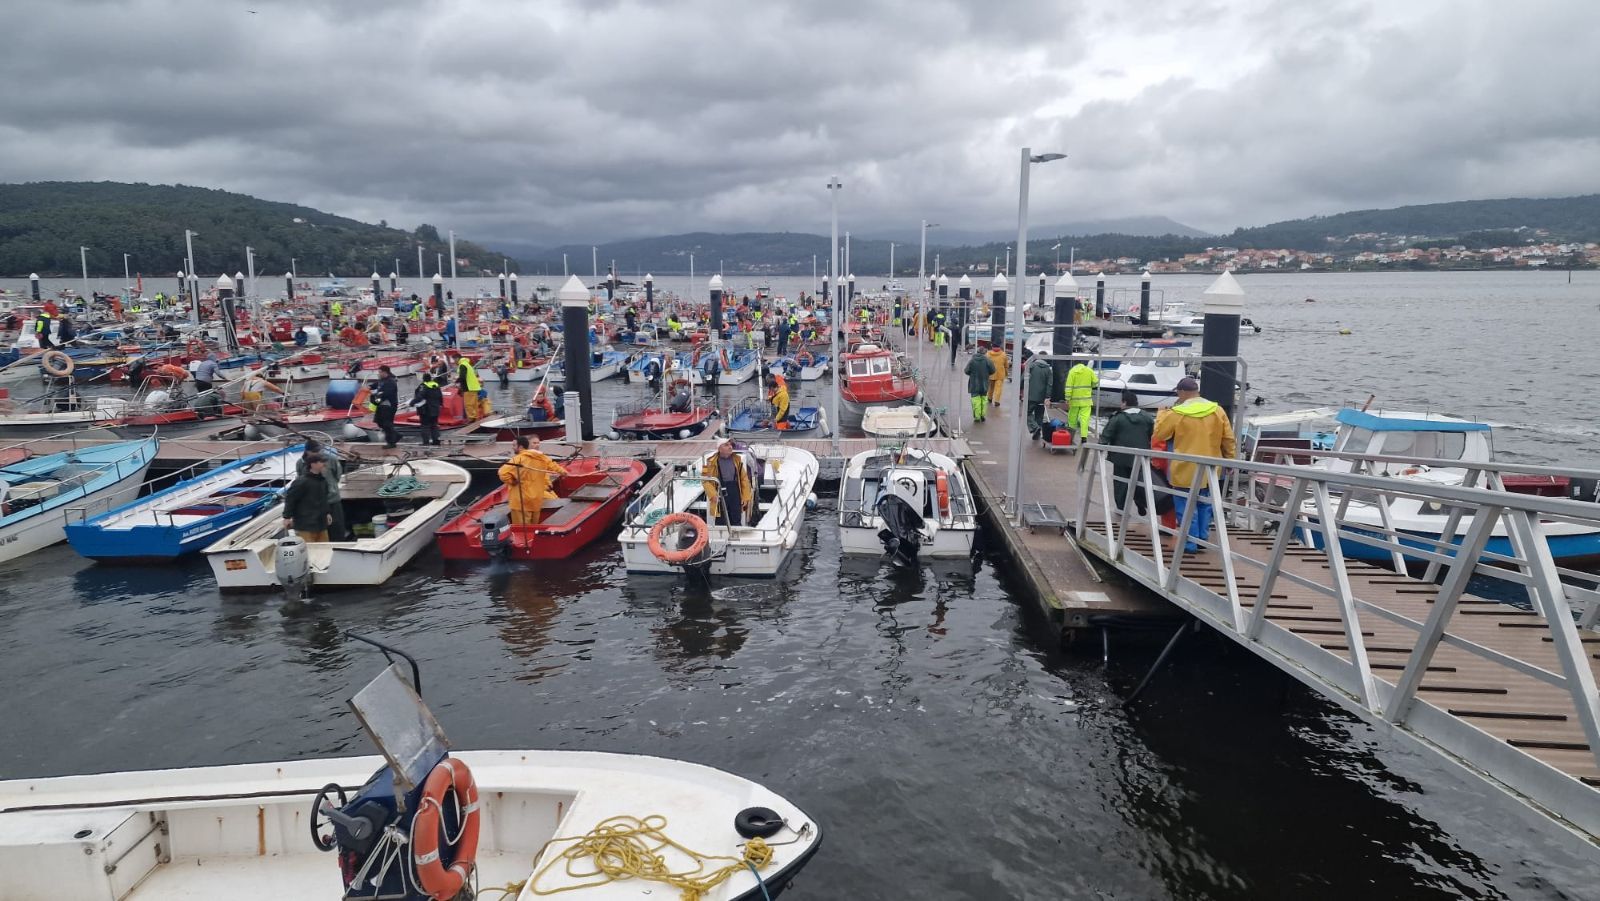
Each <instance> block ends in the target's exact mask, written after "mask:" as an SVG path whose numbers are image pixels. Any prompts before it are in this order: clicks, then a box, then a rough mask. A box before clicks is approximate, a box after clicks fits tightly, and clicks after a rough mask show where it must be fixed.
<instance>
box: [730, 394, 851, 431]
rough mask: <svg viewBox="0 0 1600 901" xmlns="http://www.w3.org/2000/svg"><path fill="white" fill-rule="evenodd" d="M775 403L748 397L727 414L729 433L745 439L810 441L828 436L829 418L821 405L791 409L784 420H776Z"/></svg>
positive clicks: (792, 407)
mask: <svg viewBox="0 0 1600 901" xmlns="http://www.w3.org/2000/svg"><path fill="white" fill-rule="evenodd" d="M775 412H777V411H776V410H774V409H773V406H772V404H770V403H768V402H766V401H764V400H762V399H760V398H758V397H747V398H745V399H743V400H741V401H739V402H738V403H737V404H735V405H734V406H733V409H731V410H729V411H728V416H727V420H726V422H727V430H728V433H729V434H730V435H738V436H740V437H743V438H751V437H757V436H759V437H762V438H784V437H790V438H811V437H826V436H827V435H828V416H827V414H826V413H824V412H823V410H822V408H821V407H818V406H805V405H799V406H790V407H789V415H788V416H786V417H785V418H784V419H783V421H781V422H775V421H773V413H775Z"/></svg>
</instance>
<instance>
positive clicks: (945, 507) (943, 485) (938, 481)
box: [933, 469, 950, 515]
mask: <svg viewBox="0 0 1600 901" xmlns="http://www.w3.org/2000/svg"><path fill="white" fill-rule="evenodd" d="M933 484H934V486H935V487H936V488H937V489H938V492H939V512H940V513H942V514H947V515H948V514H949V512H950V477H949V476H947V475H945V473H944V470H942V469H941V470H939V471H938V473H937V474H936V475H935V476H934V480H933Z"/></svg>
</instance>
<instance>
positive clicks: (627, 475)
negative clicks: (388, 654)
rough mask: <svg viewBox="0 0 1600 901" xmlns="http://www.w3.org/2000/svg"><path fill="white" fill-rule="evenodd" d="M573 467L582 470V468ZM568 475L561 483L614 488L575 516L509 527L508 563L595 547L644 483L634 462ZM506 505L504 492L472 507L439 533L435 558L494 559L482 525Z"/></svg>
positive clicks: (602, 463)
mask: <svg viewBox="0 0 1600 901" xmlns="http://www.w3.org/2000/svg"><path fill="white" fill-rule="evenodd" d="M576 463H583V464H585V465H584V466H582V467H581V468H580V467H579V466H577V465H576ZM602 467H604V468H602ZM567 473H568V474H567V476H565V477H563V481H565V480H567V479H572V478H577V479H580V480H582V482H583V485H584V486H589V485H594V484H596V483H599V482H606V481H610V482H612V483H613V484H611V485H610V486H609V487H610V489H611V490H610V496H609V497H606V498H605V499H604V500H600V501H595V502H593V503H590V504H587V505H586V509H583V510H580V511H577V512H576V513H575V514H572V513H568V512H567V511H565V510H563V511H561V513H562V514H566V515H561V516H560V518H552V517H551V516H550V514H548V513H547V514H546V518H545V521H544V522H541V523H540V524H539V525H536V526H529V525H513V526H511V540H510V541H509V542H508V544H507V556H508V557H509V558H510V559H512V560H564V559H566V558H568V557H571V556H572V555H574V554H576V553H577V552H578V551H581V550H583V549H584V548H585V547H588V546H589V545H590V544H592V543H594V541H595V540H596V539H598V538H600V536H602V535H604V534H605V533H606V531H608V530H609V529H611V528H612V527H613V526H615V525H616V524H617V520H619V519H621V518H622V511H623V508H624V507H626V506H627V503H628V499H629V498H631V497H632V496H633V493H634V492H635V491H636V490H637V489H638V487H639V483H640V482H641V481H642V480H643V479H644V475H645V466H644V464H643V463H641V462H639V461H637V460H584V461H576V462H575V463H574V464H573V465H569V466H568V467H567ZM563 487H565V486H563ZM580 494H581V492H580ZM575 502H576V501H574V500H573V499H571V498H570V497H568V498H566V499H565V500H564V503H565V505H571V504H573V503H575ZM506 504H507V492H506V489H505V488H500V489H498V490H496V491H494V492H492V493H490V494H489V495H488V496H486V497H484V498H483V499H482V500H480V501H478V502H477V503H475V504H473V505H472V507H471V508H470V509H469V510H467V512H466V513H463V514H462V515H461V516H459V517H457V518H456V519H454V520H452V521H451V522H449V523H448V524H446V525H445V526H444V527H443V528H441V529H440V530H439V532H438V534H437V536H436V537H437V538H438V542H439V552H440V553H441V554H442V555H443V556H444V558H445V559H446V560H489V559H492V558H491V555H490V554H489V552H488V551H486V550H484V547H483V541H482V535H481V523H482V520H483V517H484V514H486V513H488V512H489V511H490V510H492V509H494V508H495V507H500V506H504V505H506Z"/></svg>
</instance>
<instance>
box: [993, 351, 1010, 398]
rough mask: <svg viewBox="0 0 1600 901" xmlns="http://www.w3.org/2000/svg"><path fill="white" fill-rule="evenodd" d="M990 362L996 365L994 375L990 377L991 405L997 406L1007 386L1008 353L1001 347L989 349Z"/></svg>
mask: <svg viewBox="0 0 1600 901" xmlns="http://www.w3.org/2000/svg"><path fill="white" fill-rule="evenodd" d="M989 362H990V363H993V364H994V375H991V376H989V403H991V404H997V403H999V402H1000V400H1001V392H1003V391H1004V390H1005V384H1006V369H1007V365H1006V352H1005V350H1004V349H1002V348H999V347H991V348H989Z"/></svg>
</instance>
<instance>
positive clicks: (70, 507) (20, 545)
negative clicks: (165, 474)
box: [0, 440, 156, 563]
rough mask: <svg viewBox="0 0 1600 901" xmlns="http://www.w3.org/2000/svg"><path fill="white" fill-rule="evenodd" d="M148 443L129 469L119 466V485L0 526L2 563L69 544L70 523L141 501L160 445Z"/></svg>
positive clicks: (82, 493) (68, 497)
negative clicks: (143, 487)
mask: <svg viewBox="0 0 1600 901" xmlns="http://www.w3.org/2000/svg"><path fill="white" fill-rule="evenodd" d="M147 443H148V450H147V451H141V452H140V453H139V454H138V455H137V456H130V457H129V458H128V460H127V463H126V465H125V466H124V465H121V464H119V469H121V470H123V471H122V472H119V473H118V478H117V479H116V481H112V482H109V483H108V484H105V485H104V486H103V487H98V488H96V489H94V490H90V491H85V490H83V489H82V488H79V489H77V491H75V492H72V493H70V494H68V495H66V496H64V497H62V496H58V498H60V500H61V501H62V502H61V503H59V504H55V505H54V506H49V507H47V508H46V509H42V510H40V511H39V512H38V513H37V514H35V515H33V516H27V517H22V518H19V519H16V520H14V521H12V522H9V523H3V521H0V523H3V524H0V563H4V562H6V561H8V560H15V559H17V558H18V557H23V556H26V555H28V554H31V553H33V552H34V551H38V550H43V549H44V548H47V547H49V546H51V545H53V544H59V543H60V542H62V541H65V540H66V537H67V535H66V527H67V523H69V522H75V521H80V520H82V519H87V518H89V517H91V516H95V515H97V514H99V513H103V512H106V511H108V510H113V509H115V508H117V507H120V506H122V505H123V504H126V503H129V502H130V501H132V500H133V499H134V498H136V497H138V496H139V488H140V487H141V486H142V485H143V484H144V476H145V473H146V472H147V471H148V470H149V469H150V464H151V463H152V462H154V460H155V451H156V443H155V442H154V441H153V440H152V441H150V442H147ZM8 518H9V517H8Z"/></svg>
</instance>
